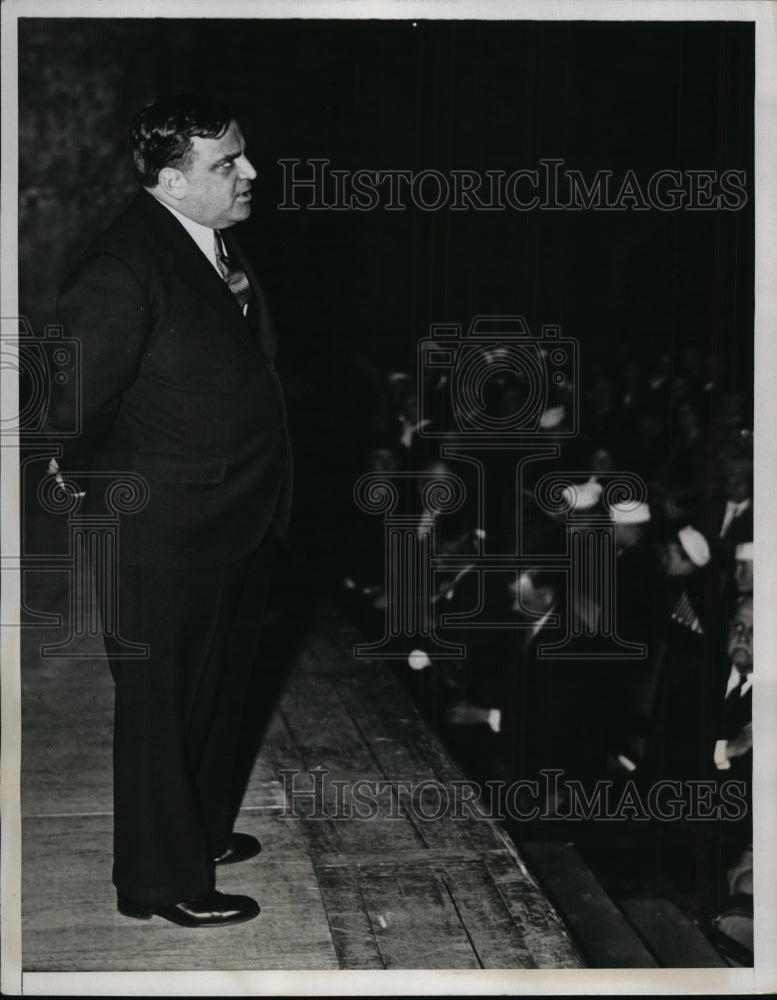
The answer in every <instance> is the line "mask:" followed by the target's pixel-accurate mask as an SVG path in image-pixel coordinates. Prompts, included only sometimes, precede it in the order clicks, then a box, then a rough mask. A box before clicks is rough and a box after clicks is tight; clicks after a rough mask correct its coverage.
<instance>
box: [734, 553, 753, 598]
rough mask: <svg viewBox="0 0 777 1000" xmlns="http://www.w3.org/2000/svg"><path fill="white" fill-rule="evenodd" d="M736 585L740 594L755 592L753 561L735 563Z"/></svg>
mask: <svg viewBox="0 0 777 1000" xmlns="http://www.w3.org/2000/svg"><path fill="white" fill-rule="evenodd" d="M734 583H735V584H736V587H737V590H738V591H739V593H740V594H752V592H753V560H752V559H737V560H735V562H734Z"/></svg>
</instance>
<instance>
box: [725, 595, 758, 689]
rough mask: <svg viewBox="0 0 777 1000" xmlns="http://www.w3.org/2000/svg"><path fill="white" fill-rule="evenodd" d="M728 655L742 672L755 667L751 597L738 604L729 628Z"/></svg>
mask: <svg viewBox="0 0 777 1000" xmlns="http://www.w3.org/2000/svg"><path fill="white" fill-rule="evenodd" d="M728 655H729V659H730V660H731V662H732V664H733V665H734V666H735V667H736V668H737V670H739V672H740V673H743V674H749V673H750V671H751V670H752V669H753V602H752V600H749V599H747V598H746V599H744V600H743V601H740V603H739V604H738V605H737V607H736V610H735V611H734V615H733V617H732V619H731V624H730V625H729V630H728Z"/></svg>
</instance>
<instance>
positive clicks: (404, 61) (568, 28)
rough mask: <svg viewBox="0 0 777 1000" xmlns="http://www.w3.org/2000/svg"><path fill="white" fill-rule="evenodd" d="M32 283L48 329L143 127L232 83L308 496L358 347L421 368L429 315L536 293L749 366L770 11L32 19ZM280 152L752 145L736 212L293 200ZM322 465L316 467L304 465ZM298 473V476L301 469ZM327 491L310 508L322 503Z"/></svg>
mask: <svg viewBox="0 0 777 1000" xmlns="http://www.w3.org/2000/svg"><path fill="white" fill-rule="evenodd" d="M19 67H20V69H19V73H20V136H19V138H20V185H19V198H20V247H19V249H20V303H21V309H22V312H23V313H24V314H25V315H26V316H27V317H28V318H29V320H30V321H31V324H32V327H33V329H34V331H35V332H36V333H37V334H42V332H43V328H44V326H45V324H47V323H52V322H54V321H55V319H56V316H55V309H54V303H55V299H56V293H57V289H58V286H59V284H60V282H61V281H62V278H63V276H64V273H65V271H66V269H67V267H68V266H69V264H70V263H71V262H72V260H73V258H74V256H75V255H76V254H77V252H78V251H80V250H81V249H82V248H83V247H84V246H85V245H86V244H87V243H88V241H89V240H90V239H91V238H92V237H93V236H94V235H95V234H96V233H97V232H98V231H99V230H100V229H102V228H104V227H105V226H106V225H107V224H108V223H109V222H110V221H111V219H112V218H113V217H114V215H115V214H117V212H118V211H119V210H120V209H121V207H122V206H123V205H124V204H125V203H126V202H127V200H128V199H129V198H130V197H131V196H132V194H133V193H134V191H135V188H136V184H135V181H134V179H133V176H132V171H131V166H130V159H129V152H128V141H127V127H128V123H129V121H130V119H131V117H132V116H133V115H134V113H135V112H136V111H137V110H138V109H139V108H140V107H142V106H143V105H144V104H146V103H149V102H150V101H152V100H153V99H154V98H155V97H156V96H157V95H159V94H162V93H165V92H171V91H182V90H190V89H193V90H202V91H208V92H215V93H216V94H218V95H220V96H221V97H222V98H224V99H226V100H227V101H228V102H229V103H230V104H231V105H232V106H233V107H234V108H235V111H236V116H237V117H238V118H239V120H240V122H241V125H242V127H243V131H244V133H245V135H246V138H247V141H248V153H249V155H250V157H251V159H252V161H253V162H254V164H255V166H256V167H257V169H258V171H259V177H258V179H257V181H256V182H255V183H254V188H253V190H254V201H253V215H252V217H251V219H250V220H249V221H248V222H246V223H245V224H243V225H241V227H240V237H241V241H242V242H243V243H244V245H245V246H246V248H247V249H248V250H249V251H250V252H251V253H252V255H253V256H254V258H255V260H256V262H257V264H258V270H259V273H260V275H261V277H262V280H263V283H264V286H265V290H266V292H267V294H268V297H269V299H270V302H271V307H272V309H273V312H274V315H275V318H276V321H277V325H278V327H279V330H280V334H281V338H282V347H281V352H280V355H279V367H280V369H281V373H282V375H285V377H286V378H287V380H288V388H289V400H290V410H291V420H292V429H293V434H294V437H295V446H296V450H297V456H298V463H297V464H298V469H300V470H301V478H298V482H299V483H300V488H301V495H303V496H307V497H311V496H313V497H316V496H318V498H319V499H320V498H321V497H322V496H323V495H324V494H326V492H327V489H328V486H327V469H326V468H323V467H322V463H321V462H319V463H318V464H317V465H316V463H312V464H310V463H308V462H307V461H306V456H308V455H311V454H313V453H314V452H319V453H320V449H321V448H324V450H325V453H326V454H327V455H328V456H330V459H331V461H330V464H331V465H332V468H331V470H330V471H332V472H333V473H336V472H337V470H336V468H335V466H336V460H335V459H334V458H331V456H333V455H336V454H338V453H343V451H345V450H347V447H348V435H349V429H350V428H352V427H354V426H355V425H357V424H358V423H359V421H360V419H361V415H362V412H363V409H364V407H365V406H366V405H367V402H368V400H366V399H365V398H364V395H365V387H364V385H363V384H360V377H359V375H358V372H359V370H360V369H359V367H358V364H357V362H358V360H359V358H360V357H366V358H368V359H369V360H371V361H372V362H374V363H376V364H377V365H379V366H380V367H381V368H384V369H386V370H388V369H389V367H400V368H403V369H404V370H407V371H410V372H411V374H412V372H413V367H412V366H413V364H414V361H413V359H414V356H415V347H416V344H417V342H418V340H419V339H421V338H422V337H424V336H426V335H427V334H428V328H429V324H430V323H432V322H459V323H463V324H465V325H466V324H467V323H468V321H469V319H470V318H471V317H472V316H473V315H474V314H476V313H480V314H482V313H501V314H505V313H522V314H523V315H525V316H526V318H527V320H528V322H529V325H530V326H531V328H532V329H533V330H534V331H535V332H538V331H539V328H540V326H541V325H542V324H543V323H559V324H561V328H562V334H563V335H565V336H568V337H575V338H577V339H578V340H579V341H580V343H581V358H582V365H583V380H585V378H586V371H587V370H588V368H590V366H591V365H592V364H593V363H594V362H596V359H599V358H605V359H609V360H612V359H613V358H615V359H617V358H618V356H619V350H620V348H621V347H622V345H628V344H633V345H637V346H638V347H639V348H640V349H641V350H643V353H645V352H647V353H648V355H649V356H653V355H655V356H657V355H658V354H659V353H660V352H661V351H662V350H670V351H676V350H678V349H679V348H681V347H682V345H684V344H690V343H696V344H699V345H702V346H703V347H704V348H705V349H709V350H710V352H711V353H712V355H713V358H714V363H715V366H716V370H717V375H718V377H719V378H720V379H721V380H724V381H729V382H731V383H732V384H734V385H737V386H743V387H745V388H746V389H748V390H749V389H750V387H751V385H752V370H753V354H752V344H753V297H754V294H753V220H754V199H753V189H752V183H753V91H754V30H753V25H751V24H746V23H689V24H683V23H674V24H669V23H667V24H662V23H658V22H656V23H628V22H623V23H602V22H599V23H596V22H545V23H543V22H493V21H492V22H471V21H421V20H419V21H416V22H413V21H316V20H285V21H257V20H240V21H226V20H224V21H221V20H210V19H207V20H164V19H156V20H137V19H78V18H63V19H35V18H30V19H26V18H22V19H20V21H19ZM281 157H299V158H300V159H302V160H307V159H309V158H311V157H326V158H328V159H329V160H330V161H331V164H330V166H331V167H332V168H343V169H357V168H368V169H381V168H383V169H391V168H394V169H405V170H415V171H417V170H423V169H431V168H433V169H436V170H440V171H443V172H446V171H448V170H451V169H471V170H477V171H485V170H497V169H503V170H506V171H507V172H508V173H510V172H512V171H513V170H515V169H518V168H536V167H538V160H539V159H540V158H541V157H561V158H563V159H564V161H565V165H566V167H567V168H573V169H579V170H581V171H582V172H583V174H584V175H585V176H586V179H589V178H591V177H592V176H593V175H594V174H595V172H596V171H597V170H600V169H608V170H612V171H613V172H614V175H615V177H616V178H618V179H619V178H621V177H622V176H623V174H624V173H625V171H626V170H627V169H629V168H631V169H633V170H635V171H636V173H637V175H638V177H639V178H640V179H641V180H643V181H646V180H647V178H648V177H649V176H650V174H652V173H653V172H655V171H656V170H659V169H675V170H681V171H685V170H688V169H695V168H696V169H705V170H716V171H718V172H722V171H724V170H727V169H738V170H744V171H746V173H747V180H748V203H747V206H746V207H745V208H744V209H742V210H740V211H733V212H732V211H728V212H725V211H723V212H721V211H698V212H692V211H686V210H681V211H677V212H660V211H656V210H651V211H647V212H634V211H626V212H596V211H582V212H570V211H561V212H551V211H537V210H535V211H529V212H515V211H511V210H507V211H504V212H495V213H490V212H475V211H468V212H463V213H455V212H451V211H449V210H448V209H447V208H443V209H441V210H439V211H436V212H424V211H422V210H420V209H417V208H413V207H410V208H409V209H408V210H407V211H405V212H401V213H392V212H386V211H385V210H384V209H383V208H382V207H379V208H378V209H376V210H374V211H371V212H331V211H329V212H311V211H309V210H302V211H299V212H285V211H279V210H278V208H277V206H278V204H279V203H280V202H281V201H282V198H283V192H282V183H281V182H282V171H281V168H280V167H279V165H278V162H277V161H278V159H279V158H281ZM306 469H309V470H313V471H310V472H306ZM298 495H300V490H298ZM312 511H313V508H312V507H311V506H308V507H307V508H304V509H303V510H302V515H303V517H309V516H311V513H312Z"/></svg>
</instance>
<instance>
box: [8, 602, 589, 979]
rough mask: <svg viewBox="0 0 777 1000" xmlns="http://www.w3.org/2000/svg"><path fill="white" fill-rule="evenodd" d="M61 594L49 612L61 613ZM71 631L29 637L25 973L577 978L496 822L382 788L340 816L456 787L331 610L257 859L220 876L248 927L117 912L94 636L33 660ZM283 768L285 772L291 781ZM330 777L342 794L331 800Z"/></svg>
mask: <svg viewBox="0 0 777 1000" xmlns="http://www.w3.org/2000/svg"><path fill="white" fill-rule="evenodd" d="M64 594H65V591H64V590H61V592H58V593H57V594H54V596H53V597H52V596H51V595H49V597H50V598H51V600H53V601H54V605H57V604H61V603H62V598H63V596H64ZM44 596H45V595H44ZM51 600H50V601H49V605H50V606H54V605H51ZM45 604H46V602H45V600H44V601H43V604H41V602H37V605H36V606H40V607H43V606H44V605H45ZM317 630H318V631H317ZM66 634H67V626H66V623H65V625H63V628H62V629H61V630H59V631H57V630H51V631H50V630H44V629H34V630H32V629H31V630H28V631H27V632H26V635H25V643H26V646H25V649H26V652H25V661H24V666H23V699H24V700H23V713H24V722H23V727H24V728H23V741H24V753H23V774H22V782H23V795H24V799H23V812H24V816H25V820H24V830H23V879H24V883H23V908H24V932H23V946H24V954H23V964H24V968H25V969H26V970H29V971H32V970H35V971H75V970H78V971H103V970H128V971H132V970H152V971H153V970H162V969H166V970H171V971H175V970H184V969H188V970H195V971H196V970H200V969H202V970H205V969H209V970H221V969H335V968H338V967H339V968H348V969H359V968H366V969H373V968H382V967H388V968H397V969H410V968H454V969H455V968H479V967H480V966H481V965H488V964H490V965H491V967H494V968H497V967H499V968H504V967H520V968H524V967H533V966H538V965H540V966H541V965H542V964H543V963H546V964H547V965H550V966H553V965H555V966H557V967H567V966H569V965H571V964H574V963H573V962H572V960H571V959H570V957H569V956H570V955H572V954H574V953H573V950H572V947H571V943H570V941H569V938H568V936H567V935H566V932H565V931H564V929H563V928H562V926H561V924H560V922H559V921H558V918H557V917H556V916H555V914H554V912H553V910H552V907H551V906H550V905H549V904H548V902H547V901H546V900H544V898H543V897H542V894H541V893H540V891H539V889H538V888H537V886H536V884H535V883H534V882H533V880H532V879H531V877H530V876H529V875H528V874H527V873H526V871H525V870H522V868H521V865H520V862H519V861H518V859H517V857H516V856H514V855H513V854H511V852H510V850H509V849H508V847H507V846H506V842H505V840H504V834H503V832H501V831H500V830H498V829H497V828H496V827H494V826H493V824H491V823H490V822H485V821H475V820H470V821H469V822H468V823H465V822H460V821H454V820H451V819H450V818H449V817H447V816H446V817H443V818H440V819H437V820H433V821H431V822H428V823H424V822H423V821H422V820H421V819H419V818H418V817H417V816H413V815H412V814H413V809H412V808H411V806H412V803H407V802H406V803H405V805H406V808H405V810H404V811H403V810H401V809H400V808H399V803H400V797H399V795H398V793H397V792H396V790H392V789H391V788H384V790H383V792H382V793H381V794H379V795H378V797H377V800H376V803H377V809H376V814H375V815H374V816H373V817H371V818H369V819H358V818H356V817H355V816H354V815H353V814H348V815H350V818H345V819H338V818H336V816H335V815H332V814H334V813H335V812H336V809H337V806H338V804H340V805H342V806H344V807H345V809H346V811H347V810H350V809H351V807H355V806H356V805H357V802H356V800H355V799H354V783H355V782H356V781H358V780H360V779H361V780H369V781H375V782H378V781H383V782H386V781H387V780H388V779H391V780H392V781H398V780H405V781H412V782H416V781H423V780H427V781H432V782H436V783H438V784H439V785H440V786H441V787H446V788H447V787H448V785H447V784H446V783H450V782H452V781H455V780H459V779H460V778H461V777H462V776H461V773H460V771H459V770H458V768H457V767H456V765H455V764H454V763H453V762H452V761H451V760H450V759H449V758H448V756H447V754H446V753H445V751H444V750H443V748H442V747H441V745H440V744H439V742H438V741H437V740H436V738H435V737H434V736H433V734H431V733H430V732H429V730H428V729H427V727H426V725H425V723H424V722H423V720H422V719H421V718H420V716H419V715H418V713H417V712H416V710H415V707H414V706H413V705H412V703H411V702H410V700H409V698H408V696H407V693H406V692H405V691H404V690H403V689H402V688H401V687H400V686H399V685H398V684H397V682H396V680H395V678H394V676H393V674H392V673H391V671H390V670H388V669H387V668H386V667H384V666H382V665H381V664H379V663H369V664H368V663H366V662H365V661H355V660H354V659H353V657H352V655H351V646H352V644H353V641H354V640H353V637H351V638H350V639H349V638H348V635H349V633H348V630H347V629H345V630H343V629H342V627H341V626H339V625H337V624H336V622H335V619H334V618H332V616H331V614H330V613H329V612H325V613H324V614H323V617H322V618H321V620H320V621H319V622H317V623H316V626H315V629H314V631H312V632H311V633H310V634H309V635H308V636H306V637H304V638H305V642H304V644H303V646H302V648H301V650H300V653H299V655H298V656H297V658H296V660H295V663H294V666H293V669H292V671H291V674H290V676H289V678H288V681H287V685H286V688H285V690H284V692H283V694H282V696H281V698H280V702H279V705H278V707H277V710H276V712H275V714H274V716H273V717H272V718H271V719H270V721H269V724H268V726H267V729H266V732H265V733H264V741H263V744H262V748H261V751H260V753H259V754H258V756H257V759H256V761H255V764H254V767H253V770H252V773H251V776H250V780H249V783H248V789H247V792H246V796H245V799H244V808H243V810H242V811H241V814H240V816H239V820H238V823H237V824H236V828H237V829H238V830H240V831H243V832H247V833H252V834H254V835H256V836H258V837H259V838H260V840H261V841H262V844H263V849H262V852H261V854H260V855H259V856H258V857H257V858H254V859H251V860H250V861H248V862H246V863H245V864H243V865H239V866H238V865H236V866H227V867H225V868H223V869H219V872H218V886H219V888H222V889H224V890H225V891H232V892H244V893H249V894H252V895H255V896H256V898H257V899H258V900H259V902H260V904H261V906H262V913H261V915H260V916H259V918H257V919H256V920H254V921H250V922H248V923H246V924H241V925H236V926H234V927H228V928H213V929H209V930H208V931H201V930H197V931H189V930H186V929H183V928H179V927H175V926H173V925H171V924H169V923H167V922H165V921H163V920H161V919H158V918H154V919H152V920H150V921H134V920H129V919H127V918H125V917H122V916H121V915H119V914H118V912H117V910H116V905H115V893H114V890H113V887H112V885H111V880H110V876H111V871H110V869H111V839H112V816H111V808H112V801H111V800H112V794H111V783H112V774H111V772H112V767H111V729H112V712H113V685H112V681H111V678H110V672H109V670H108V668H107V664H106V662H105V659H104V656H102V652H101V643H100V640H99V637H88V638H85V639H83V640H81V641H80V642H81V644H80V646H79V647H78V648H79V650H80V652H81V653H83V654H84V656H83V657H81V658H79V657H75V658H71V659H68V660H65V659H57V660H54V659H48V658H44V659H42V660H41V659H40V657H39V655H38V654H39V647H40V644H41V642H44V641H45V642H52V641H55V640H56V639H57V638H61V637H62V636H63V635H66ZM92 653H94V654H95V656H93V657H92V656H91V654H92ZM86 654H90V655H88V656H87V655H86ZM316 767H320V768H325V769H326V770H327V771H328V772H329V773H328V775H327V776H326V777H327V781H326V782H325V783H324V797H323V800H322V805H323V810H324V816H323V817H322V818H319V819H314V818H310V817H309V818H304V817H305V815H306V808H305V807H304V805H303V806H302V807H301V808H299V809H298V810H295V808H294V807H295V800H294V797H293V796H291V792H292V791H294V789H295V788H296V789H297V790H298V791H299V790H303V791H304V790H305V789H306V788H309V787H310V786H309V784H308V785H306V782H308V783H309V782H311V781H312V778H311V775H310V772H311V771H312V770H313V769H315V768H316ZM282 771H287V772H296V773H297V779H296V784H295V785H292V786H291V787H289V784H288V781H285V780H284V777H283V775H282V774H281V772H282ZM287 777H288V776H287ZM335 781H341V782H344V783H345V784H344V785H343V792H342V793H340V794H341V799H338V793H337V792H336V788H335V786H334V785H333V784H332V782H335ZM295 811H297V812H298V814H299V815H298V816H297V817H296V818H295V816H294V815H293V814H294V812H295ZM307 811H308V812H309V810H307ZM494 872H495V873H496V877H494ZM508 955H509V956H510V957H509V961H510V962H512V963H514V965H513V966H509V965H507V964H506V963H507V962H508V958H507V957H506V956H508ZM578 964H579V962H578Z"/></svg>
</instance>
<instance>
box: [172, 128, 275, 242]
mask: <svg viewBox="0 0 777 1000" xmlns="http://www.w3.org/2000/svg"><path fill="white" fill-rule="evenodd" d="M192 154H193V157H194V161H193V163H192V165H191V167H189V169H188V170H185V171H184V172H183V176H184V178H185V186H184V189H183V190H184V195H183V198H182V199H181V201H180V203H179V204H178V205H176V208H178V209H179V211H181V212H182V213H183V214H184V215H186V216H188V217H189V218H190V219H193V220H194V221H195V222H199V223H200V224H201V225H203V226H209V227H210V228H211V229H226V228H227V227H229V226H233V225H234V224H235V223H236V222H241V221H242V220H243V219H247V218H248V216H249V215H250V214H251V195H250V188H251V181H252V180H253V179H254V178H255V177H256V171H255V170H254V168H253V166H252V164H251V162H250V160H249V159H248V158H247V156H246V155H245V140H244V139H243V136H242V134H241V132H240V128H239V127H238V124H237V122H234V121H233V122H230V123H229V128H228V129H227V131H226V132H225V133H224V135H222V136H221V138H219V139H203V138H202V137H201V136H197V135H195V136H193V137H192Z"/></svg>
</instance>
